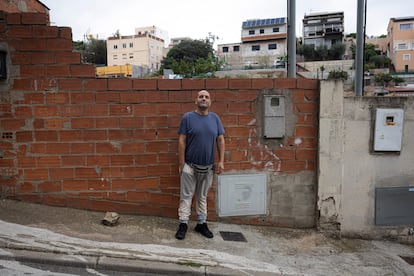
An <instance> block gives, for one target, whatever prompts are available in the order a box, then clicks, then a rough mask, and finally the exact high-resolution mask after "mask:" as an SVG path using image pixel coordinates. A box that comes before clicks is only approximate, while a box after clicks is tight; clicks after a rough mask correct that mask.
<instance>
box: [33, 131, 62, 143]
mask: <svg viewBox="0 0 414 276" xmlns="http://www.w3.org/2000/svg"><path fill="white" fill-rule="evenodd" d="M33 133H34V137H35V140H36V141H37V142H43V141H53V142H56V141H57V140H58V134H57V132H56V131H51V130H43V131H42V130H35V131H34V132H33Z"/></svg>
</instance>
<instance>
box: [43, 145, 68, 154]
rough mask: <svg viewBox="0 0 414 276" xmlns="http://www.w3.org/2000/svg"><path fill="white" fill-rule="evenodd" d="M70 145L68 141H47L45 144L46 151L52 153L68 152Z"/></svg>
mask: <svg viewBox="0 0 414 276" xmlns="http://www.w3.org/2000/svg"><path fill="white" fill-rule="evenodd" d="M70 145H71V144H67V143H47V144H46V145H45V152H46V153H50V154H68V153H69V152H70Z"/></svg>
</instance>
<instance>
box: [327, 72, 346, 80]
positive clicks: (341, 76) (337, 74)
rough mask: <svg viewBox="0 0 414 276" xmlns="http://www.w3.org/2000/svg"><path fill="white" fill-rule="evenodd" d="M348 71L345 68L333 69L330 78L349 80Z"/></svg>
mask: <svg viewBox="0 0 414 276" xmlns="http://www.w3.org/2000/svg"><path fill="white" fill-rule="evenodd" d="M347 79H348V73H347V72H346V71H343V70H333V71H330V72H329V75H328V80H347Z"/></svg>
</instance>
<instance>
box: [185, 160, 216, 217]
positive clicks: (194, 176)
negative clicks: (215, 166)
mask: <svg viewBox="0 0 414 276" xmlns="http://www.w3.org/2000/svg"><path fill="white" fill-rule="evenodd" d="M213 175H214V171H213V170H212V169H210V170H208V172H207V173H198V172H197V171H196V170H194V168H192V167H191V166H190V165H188V164H184V167H183V170H182V172H181V178H180V185H181V192H180V206H179V208H178V217H179V219H180V222H183V223H188V221H189V219H190V215H191V203H192V199H193V196H194V193H195V194H196V197H197V204H196V212H197V219H198V223H204V222H206V220H207V194H208V191H209V189H210V187H211V184H212V183H213Z"/></svg>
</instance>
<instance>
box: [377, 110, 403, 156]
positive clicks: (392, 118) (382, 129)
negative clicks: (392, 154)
mask: <svg viewBox="0 0 414 276" xmlns="http://www.w3.org/2000/svg"><path fill="white" fill-rule="evenodd" d="M403 121H404V110H402V109H399V108H377V110H376V114H375V130H374V151H401V143H402V131H403Z"/></svg>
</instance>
